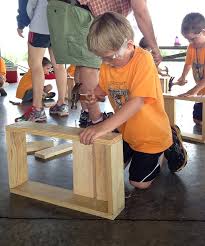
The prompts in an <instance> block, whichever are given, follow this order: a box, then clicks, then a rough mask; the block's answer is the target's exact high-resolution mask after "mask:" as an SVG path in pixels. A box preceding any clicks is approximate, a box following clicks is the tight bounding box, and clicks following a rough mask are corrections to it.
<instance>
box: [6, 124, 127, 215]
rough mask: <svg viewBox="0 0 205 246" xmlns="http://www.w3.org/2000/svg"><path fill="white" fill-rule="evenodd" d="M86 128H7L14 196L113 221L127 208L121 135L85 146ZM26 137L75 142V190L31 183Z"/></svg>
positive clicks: (112, 134)
mask: <svg viewBox="0 0 205 246" xmlns="http://www.w3.org/2000/svg"><path fill="white" fill-rule="evenodd" d="M82 130H83V129H81V128H76V127H65V126H56V125H49V124H39V123H32V122H18V123H15V124H12V125H8V126H7V127H6V138H7V148H8V149H7V155H8V174H9V186H10V191H11V193H15V194H18V195H21V196H25V197H30V198H32V199H36V200H40V201H43V202H47V203H52V204H55V205H57V206H61V207H65V208H70V209H74V210H78V211H81V212H85V213H89V214H93V215H96V216H100V217H104V218H108V219H114V218H115V217H116V216H117V215H118V214H119V213H120V212H121V211H122V210H123V209H124V206H125V195H124V163H123V150H122V136H121V134H117V133H109V134H107V135H105V136H103V137H100V138H99V139H97V140H96V141H95V142H94V144H92V145H83V144H81V143H80V141H79V134H80V132H81V131H82ZM26 134H32V135H38V136H46V137H56V138H61V139H65V140H72V142H73V190H67V189H64V188H59V187H55V186H51V185H47V184H43V183H39V182H33V181H29V178H28V165H27V153H26Z"/></svg>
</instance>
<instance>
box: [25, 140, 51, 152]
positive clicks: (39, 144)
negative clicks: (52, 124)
mask: <svg viewBox="0 0 205 246" xmlns="http://www.w3.org/2000/svg"><path fill="white" fill-rule="evenodd" d="M53 146H54V143H53V141H52V140H50V141H32V142H27V143H26V152H27V154H33V153H35V152H36V151H40V150H43V149H47V148H50V147H53Z"/></svg>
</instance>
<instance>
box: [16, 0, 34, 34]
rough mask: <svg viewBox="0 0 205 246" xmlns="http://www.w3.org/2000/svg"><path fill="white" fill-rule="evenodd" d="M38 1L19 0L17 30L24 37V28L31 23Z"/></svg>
mask: <svg viewBox="0 0 205 246" xmlns="http://www.w3.org/2000/svg"><path fill="white" fill-rule="evenodd" d="M37 3H38V0H19V9H18V15H17V17H16V19H17V25H18V28H17V32H18V35H19V36H20V37H22V38H23V37H24V36H23V29H24V28H25V27H26V26H28V25H29V24H30V22H31V19H32V17H33V13H34V9H35V8H36V5H37Z"/></svg>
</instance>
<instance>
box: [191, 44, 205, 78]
mask: <svg viewBox="0 0 205 246" xmlns="http://www.w3.org/2000/svg"><path fill="white" fill-rule="evenodd" d="M204 63H205V61H203V62H201V61H200V59H199V55H198V50H197V49H196V55H195V59H194V62H193V64H192V71H193V76H194V79H195V81H200V80H202V79H203V78H204V66H205V64H204Z"/></svg>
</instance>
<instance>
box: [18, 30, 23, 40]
mask: <svg viewBox="0 0 205 246" xmlns="http://www.w3.org/2000/svg"><path fill="white" fill-rule="evenodd" d="M17 33H18V35H19V36H20V37H21V38H24V35H23V29H19V28H17Z"/></svg>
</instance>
